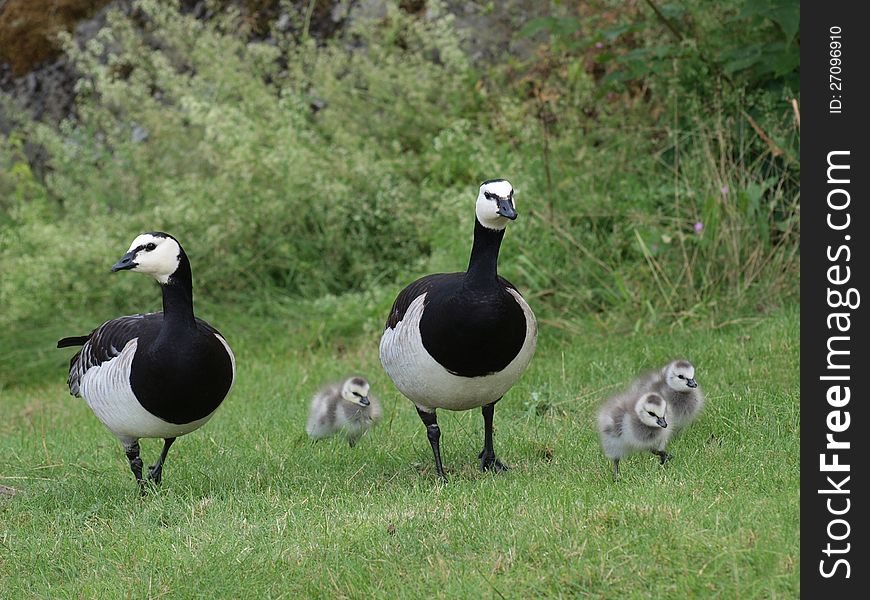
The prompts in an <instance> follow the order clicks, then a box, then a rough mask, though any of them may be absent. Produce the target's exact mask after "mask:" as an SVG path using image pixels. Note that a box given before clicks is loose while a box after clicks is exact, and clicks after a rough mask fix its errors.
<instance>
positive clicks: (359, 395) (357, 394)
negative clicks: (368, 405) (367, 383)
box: [351, 392, 362, 398]
mask: <svg viewBox="0 0 870 600" xmlns="http://www.w3.org/2000/svg"><path fill="white" fill-rule="evenodd" d="M351 394H353V395H354V396H356V397H357V398H362V394H360V393H359V392H351Z"/></svg>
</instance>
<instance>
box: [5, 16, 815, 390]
mask: <svg viewBox="0 0 870 600" xmlns="http://www.w3.org/2000/svg"><path fill="white" fill-rule="evenodd" d="M799 42H800V40H799V12H798V3H797V2H796V1H794V2H785V1H780V0H732V1H727V2H720V3H715V4H713V3H707V2H692V1H687V2H671V3H664V2H659V1H653V0H649V1H629V2H623V1H615V0H614V1H605V0H599V1H593V2H551V3H546V2H526V1H508V2H502V3H498V2H475V3H464V2H442V3H439V2H424V1H422V0H418V1H414V0H402V1H401V2H397V3H392V2H381V1H375V0H366V1H358V2H337V1H331V0H330V1H327V0H320V1H300V0H295V1H283V2H277V1H268V0H236V1H215V2H193V1H190V0H185V1H181V2H168V1H167V2H158V1H155V0H144V1H141V2H132V1H128V0H115V1H112V2H106V1H100V0H95V1H79V0H53V1H49V0H36V1H26V0H2V1H0V58H2V61H3V66H2V71H0V85H2V88H3V90H4V93H3V95H2V97H0V131H2V135H0V273H2V281H0V381H3V382H6V383H20V382H22V381H24V380H25V378H28V377H33V376H35V375H34V374H35V373H39V372H42V370H43V369H44V368H45V367H46V366H47V365H51V366H52V368H55V367H56V365H58V364H59V361H58V358H57V356H56V355H55V354H51V352H50V350H51V348H50V343H51V342H52V341H53V340H54V339H55V338H56V337H57V336H59V335H63V334H75V333H83V332H84V331H87V330H88V328H89V327H92V326H94V325H96V324H97V323H99V322H100V321H102V320H104V319H105V318H107V317H109V316H112V315H116V314H120V313H124V312H140V311H143V310H150V309H154V308H156V307H158V306H159V298H158V297H157V295H156V294H154V293H151V292H148V293H145V292H144V291H143V288H142V282H141V281H140V280H139V279H138V278H135V277H111V278H110V277H109V276H108V275H107V274H106V271H107V269H108V267H109V266H110V265H111V264H112V262H113V261H114V260H115V259H116V258H117V256H120V254H121V253H123V251H124V250H125V249H126V246H127V244H128V243H129V241H130V240H131V239H132V238H133V237H134V236H135V235H136V234H137V233H139V232H140V231H147V230H155V229H161V230H166V231H169V232H171V233H173V234H174V235H176V236H177V237H178V238H179V239H180V240H181V241H182V243H183V244H184V245H185V247H186V249H187V251H188V253H189V254H190V256H191V259H192V261H193V264H194V279H195V292H196V296H197V302H198V305H199V307H200V308H199V310H200V313H201V314H203V311H204V316H206V317H209V316H210V315H214V314H216V313H217V314H221V315H222V318H223V320H224V322H225V323H226V322H227V320H230V325H229V327H230V329H237V330H239V331H238V333H237V334H236V335H242V336H244V335H251V336H259V335H261V334H264V332H269V333H271V334H274V333H276V332H277V333H279V334H282V335H283V334H287V333H289V334H291V335H293V336H299V340H300V344H301V345H303V344H311V343H314V344H317V343H322V344H327V345H332V346H335V345H336V344H337V343H338V342H335V340H336V339H341V340H342V341H341V344H344V343H347V340H348V338H349V339H351V340H353V339H362V338H358V336H365V339H368V338H372V337H373V336H375V337H376V336H377V332H378V330H379V328H380V327H381V321H382V318H383V315H384V314H385V311H386V308H388V306H389V303H390V301H391V299H392V297H393V295H394V294H395V291H396V289H397V287H398V286H399V285H401V284H402V283H404V282H406V281H407V280H408V279H409V278H412V277H416V276H419V275H420V274H423V273H424V272H428V271H431V270H457V269H461V268H462V267H463V266H464V265H465V263H466V261H467V254H468V244H467V243H466V241H468V242H470V236H471V224H470V220H471V216H470V215H471V210H472V209H471V207H472V204H473V201H474V198H475V195H476V189H477V185H478V184H479V182H480V181H482V180H483V179H486V178H491V177H505V178H508V179H510V180H511V182H513V184H514V185H515V187H516V189H517V194H518V195H517V198H518V208H519V210H520V215H521V218H520V220H519V221H518V222H517V224H516V226H514V227H511V230H510V233H509V235H508V237H507V241H506V244H505V247H504V250H503V257H502V261H501V265H502V267H501V269H502V272H503V274H505V275H506V276H507V277H509V278H510V279H512V280H513V281H514V282H515V283H516V284H517V285H518V286H519V287H520V289H522V290H524V292H525V293H526V295H527V296H529V297H530V298H531V301H532V303H533V305H534V306H535V310H536V312H537V313H538V315H539V317H540V319H541V321H542V323H543V324H544V327H545V328H546V329H545V330H544V331H547V332H548V333H547V335H554V336H559V335H563V334H565V335H570V334H575V333H580V332H583V331H588V330H589V328H590V327H594V328H597V329H598V330H601V331H608V332H613V331H617V332H630V331H646V330H650V329H656V328H674V327H685V326H688V327H717V326H720V325H722V324H723V323H728V322H733V321H734V320H735V319H746V318H749V319H752V318H758V317H761V316H763V315H765V314H767V313H768V312H770V311H773V310H776V309H777V308H778V307H780V306H782V305H784V304H788V303H793V302H795V301H797V300H798V299H799V298H798V285H799V279H798V277H799V260H800V258H799V238H800V226H799V216H800V189H799V183H798V182H799V175H800V163H799V158H798V157H799V118H800V116H799V109H798V106H799V98H797V93H798V78H799V62H798V50H799ZM457 232H461V235H457ZM312 319H313V320H315V321H316V322H317V323H318V328H317V330H316V332H315V333H311V332H310V329H311V328H310V327H308V326H307V325H306V324H307V323H310V322H312ZM227 327H228V326H227V325H224V326H223V328H224V329H226V328H227ZM80 330H81V331H80ZM234 333H235V332H234ZM339 336H343V337H339ZM61 362H62V361H61Z"/></svg>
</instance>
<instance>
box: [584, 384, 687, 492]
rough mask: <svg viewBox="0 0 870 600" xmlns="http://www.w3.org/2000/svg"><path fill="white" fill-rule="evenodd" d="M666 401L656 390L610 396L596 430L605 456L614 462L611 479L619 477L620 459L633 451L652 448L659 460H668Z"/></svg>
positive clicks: (601, 411)
mask: <svg viewBox="0 0 870 600" xmlns="http://www.w3.org/2000/svg"><path fill="white" fill-rule="evenodd" d="M666 412H667V402H665V399H664V398H662V397H661V396H659V395H658V394H655V393H647V394H643V395H642V396H640V397H638V396H637V395H635V394H619V395H617V396H614V397H613V398H611V399H610V400H609V401H608V402H607V403H606V404H605V405H604V406H602V407H601V410H600V411H599V412H598V433H599V435H600V436H601V447H602V448H603V450H604V455H605V456H606V457H607V458H609V459H610V460H612V461H613V478H614V479H618V478H619V460H620V459H621V458H622V457H624V456H626V455H628V454H631V453H633V452H639V451H642V450H651V451H652V452H654V453H656V454H658V455H659V458H660V459H661V463H662V464H664V462H665V461H666V460H667V458H666V457H667V453H666V452H665V451H664V449H665V446H666V445H667V443H668V439H669V438H670V436H671V432H672V430H671V429H668V421H667V418H666V416H665V415H666Z"/></svg>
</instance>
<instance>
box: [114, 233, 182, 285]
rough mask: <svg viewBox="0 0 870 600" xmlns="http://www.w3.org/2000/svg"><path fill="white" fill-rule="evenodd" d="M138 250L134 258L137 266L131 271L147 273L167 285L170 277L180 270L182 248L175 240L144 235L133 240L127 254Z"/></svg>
mask: <svg viewBox="0 0 870 600" xmlns="http://www.w3.org/2000/svg"><path fill="white" fill-rule="evenodd" d="M152 244H153V247H152ZM137 248H139V250H138V251H137V252H136V256H135V257H133V262H135V263H136V266H135V267H133V268H132V269H130V270H131V271H136V272H138V273H147V274H149V275H151V276H153V277H154V279H156V280H157V281H159V282H160V283H166V282H168V281H169V277H170V275H172V274H173V273H175V270H176V269H178V263H179V256H180V254H181V246H179V245H178V242H176V241H175V240H174V239H172V238H170V237H159V236H155V235H151V234H150V233H143V234H142V235H140V236H139V237H137V238H136V239H135V240H133V243H132V244H130V249H129V250H127V252H133V251H134V250H136V249H137Z"/></svg>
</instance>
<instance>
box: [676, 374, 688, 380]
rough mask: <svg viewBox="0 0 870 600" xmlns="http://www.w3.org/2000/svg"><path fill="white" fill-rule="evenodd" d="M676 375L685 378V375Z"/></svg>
mask: <svg viewBox="0 0 870 600" xmlns="http://www.w3.org/2000/svg"><path fill="white" fill-rule="evenodd" d="M677 377H679V378H680V379H685V378H686V376H685V375H677Z"/></svg>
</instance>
